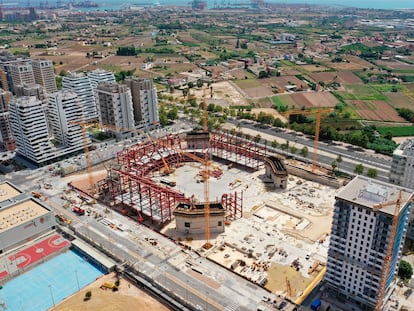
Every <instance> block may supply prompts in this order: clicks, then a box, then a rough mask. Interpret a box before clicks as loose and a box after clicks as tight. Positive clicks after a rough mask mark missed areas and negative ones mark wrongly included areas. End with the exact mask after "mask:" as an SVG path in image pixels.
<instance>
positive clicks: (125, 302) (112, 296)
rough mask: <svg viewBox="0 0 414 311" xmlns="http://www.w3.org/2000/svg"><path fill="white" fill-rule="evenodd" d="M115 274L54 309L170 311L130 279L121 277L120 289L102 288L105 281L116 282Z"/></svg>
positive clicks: (71, 310)
mask: <svg viewBox="0 0 414 311" xmlns="http://www.w3.org/2000/svg"><path fill="white" fill-rule="evenodd" d="M115 280H116V278H115V274H114V273H111V274H108V275H104V276H103V277H102V278H99V279H98V280H96V281H95V282H94V283H92V284H90V285H89V286H87V287H86V288H84V289H82V290H81V291H80V292H78V293H76V294H74V295H72V296H70V297H69V298H67V299H65V300H64V301H62V302H61V303H60V304H58V305H57V306H56V307H54V308H52V309H51V310H52V311H77V310H79V311H83V310H88V311H118V310H119V311H125V310H151V311H168V310H170V309H169V308H167V307H165V306H164V305H162V304H161V303H159V302H158V301H157V300H155V299H154V298H152V297H151V296H149V295H148V294H147V293H145V292H143V291H142V290H140V289H139V288H137V287H135V286H133V285H132V284H131V283H129V282H128V281H126V280H124V279H121V280H120V285H119V290H118V291H117V292H113V291H112V290H110V289H106V290H104V289H101V288H100V286H101V285H102V284H103V283H104V282H112V283H114V282H115ZM87 291H91V292H92V296H91V299H90V300H89V301H84V297H85V293H86V292H87Z"/></svg>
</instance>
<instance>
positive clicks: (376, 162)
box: [227, 120, 391, 181]
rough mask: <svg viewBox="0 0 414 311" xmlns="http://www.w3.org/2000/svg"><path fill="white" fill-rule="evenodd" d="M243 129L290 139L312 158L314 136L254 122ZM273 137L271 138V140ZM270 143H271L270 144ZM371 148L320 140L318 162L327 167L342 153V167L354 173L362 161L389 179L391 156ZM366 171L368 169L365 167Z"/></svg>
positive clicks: (242, 126)
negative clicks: (356, 166) (378, 152)
mask: <svg viewBox="0 0 414 311" xmlns="http://www.w3.org/2000/svg"><path fill="white" fill-rule="evenodd" d="M239 122H240V121H238V120H230V121H228V122H227V124H228V125H230V126H231V127H233V128H234V127H235V126H236V125H237V124H238V123H239ZM241 129H242V131H243V129H248V130H249V131H253V132H255V133H256V132H257V133H259V134H260V135H261V136H262V137H263V138H266V136H267V135H269V136H271V137H273V138H274V139H278V140H281V141H283V142H286V141H289V142H290V144H291V145H292V144H295V146H296V147H297V148H298V149H299V148H301V147H302V146H307V147H308V148H309V153H310V154H309V156H308V159H309V160H311V158H312V152H313V146H314V140H313V138H307V137H306V136H305V135H303V134H301V133H297V132H293V131H288V130H280V129H276V130H275V128H273V127H271V128H268V129H263V128H258V127H255V126H254V124H249V123H244V124H241ZM272 140H273V139H271V140H270V142H271V141H272ZM268 145H269V144H268ZM276 151H277V152H281V153H283V151H282V150H279V149H277V150H276ZM371 153H372V151H371V150H365V149H363V148H359V147H355V146H351V145H348V144H342V143H340V142H332V143H325V142H319V144H318V162H320V163H321V164H322V165H325V166H326V167H331V163H332V161H333V160H335V159H336V158H337V157H338V155H341V157H342V159H343V162H342V163H341V164H340V169H341V170H344V171H347V172H349V173H353V171H354V168H355V165H356V164H359V163H361V164H362V165H364V167H365V168H370V167H372V168H376V169H377V171H378V177H377V179H378V180H382V181H388V173H389V170H390V168H391V157H388V156H384V155H379V154H372V155H371ZM365 171H366V169H365Z"/></svg>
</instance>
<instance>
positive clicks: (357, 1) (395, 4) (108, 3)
mask: <svg viewBox="0 0 414 311" xmlns="http://www.w3.org/2000/svg"><path fill="white" fill-rule="evenodd" d="M82 1H85V2H86V0H73V1H70V0H61V2H62V3H68V2H82ZM89 1H91V2H96V3H98V4H100V7H99V8H100V9H117V8H119V7H121V6H123V5H129V4H136V5H139V4H146V5H148V4H150V3H154V5H174V4H176V5H189V3H191V0H123V1H120V0H89ZM248 1H249V0H207V2H208V6H209V7H213V6H214V3H217V4H218V5H220V4H221V3H223V2H224V3H226V4H227V3H229V2H230V3H233V2H248ZM29 2H30V3H31V4H32V5H34V4H39V3H41V2H43V3H45V2H48V3H49V5H53V4H56V2H57V0H32V1H30V0H29ZM266 2H269V3H281V4H295V3H305V4H315V5H316V4H318V5H335V6H343V7H358V8H366V9H387V10H389V9H414V1H412V0H396V1H389V0H377V1H372V0H346V1H340V0H266ZM16 3H19V4H20V5H27V3H28V1H27V0H18V1H12V0H10V2H4V3H3V5H4V6H7V5H16ZM99 8H98V9H99Z"/></svg>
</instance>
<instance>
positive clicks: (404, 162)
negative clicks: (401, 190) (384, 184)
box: [389, 139, 414, 189]
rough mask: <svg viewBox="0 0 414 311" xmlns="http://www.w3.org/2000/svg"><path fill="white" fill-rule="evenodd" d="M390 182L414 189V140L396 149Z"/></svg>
mask: <svg viewBox="0 0 414 311" xmlns="http://www.w3.org/2000/svg"><path fill="white" fill-rule="evenodd" d="M389 181H390V182H391V183H393V184H396V185H398V186H402V187H406V188H410V189H414V139H411V140H406V141H404V142H403V143H401V144H400V145H399V146H398V148H397V149H395V151H394V153H393V155H392V164H391V170H390V175H389Z"/></svg>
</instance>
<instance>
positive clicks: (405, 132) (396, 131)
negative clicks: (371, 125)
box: [377, 126, 414, 137]
mask: <svg viewBox="0 0 414 311" xmlns="http://www.w3.org/2000/svg"><path fill="white" fill-rule="evenodd" d="M377 131H378V132H380V133H381V135H385V134H387V133H388V132H390V133H391V134H392V136H393V137H399V136H414V126H383V127H378V128H377Z"/></svg>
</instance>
